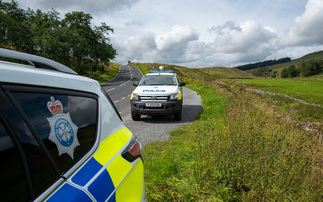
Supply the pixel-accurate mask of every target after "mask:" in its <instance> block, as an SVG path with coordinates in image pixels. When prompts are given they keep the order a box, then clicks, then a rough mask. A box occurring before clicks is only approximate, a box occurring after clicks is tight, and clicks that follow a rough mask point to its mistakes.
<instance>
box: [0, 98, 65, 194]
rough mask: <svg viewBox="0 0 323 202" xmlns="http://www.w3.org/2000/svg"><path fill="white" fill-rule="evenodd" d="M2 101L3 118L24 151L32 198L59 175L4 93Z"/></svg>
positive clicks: (22, 154)
mask: <svg viewBox="0 0 323 202" xmlns="http://www.w3.org/2000/svg"><path fill="white" fill-rule="evenodd" d="M0 100H1V105H0V113H1V114H2V117H5V120H6V121H7V123H8V125H9V126H10V128H11V129H12V133H14V134H15V135H16V136H15V137H16V138H17V141H16V142H17V143H18V144H19V146H20V148H21V149H22V151H23V152H22V153H20V159H24V162H26V165H25V167H24V169H25V170H27V171H28V176H27V177H28V178H30V179H31V180H30V181H31V187H30V189H31V190H32V191H31V192H32V196H31V197H34V196H36V195H39V194H40V193H42V192H43V191H44V190H45V189H46V188H47V187H48V186H50V185H51V184H52V183H53V182H55V181H56V180H57V178H58V177H59V176H58V173H57V172H56V171H55V169H54V167H53V165H52V164H51V163H50V161H49V159H48V158H47V156H46V154H45V153H44V150H43V149H42V148H41V146H40V144H39V142H38V141H37V140H36V139H35V137H34V135H33V134H32V132H31V131H30V128H29V127H28V126H27V124H26V123H25V121H24V120H23V119H22V117H21V116H20V114H19V112H18V111H17V109H16V108H15V107H14V106H13V105H12V103H11V102H10V101H9V100H8V99H6V97H5V96H4V95H3V93H0ZM13 162H14V161H13ZM13 162H12V163H13ZM17 164H18V163H16V165H17ZM14 166H15V165H12V168H11V169H12V170H14V169H16V167H14ZM17 169H19V167H17ZM21 173H23V172H21ZM12 174H16V175H13V176H12V177H13V178H17V177H19V175H21V174H18V173H14V172H13V173H12ZM21 183H23V182H21Z"/></svg>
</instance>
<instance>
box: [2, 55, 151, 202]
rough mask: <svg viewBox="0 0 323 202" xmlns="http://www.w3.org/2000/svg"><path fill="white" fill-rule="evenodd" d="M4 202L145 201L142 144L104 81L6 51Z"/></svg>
mask: <svg viewBox="0 0 323 202" xmlns="http://www.w3.org/2000/svg"><path fill="white" fill-rule="evenodd" d="M4 57H6V58H14V59H19V60H24V61H28V62H30V63H31V64H33V66H31V65H26V64H18V63H16V62H5V61H0V101H1V102H0V103H1V104H0V158H1V164H0V172H1V181H0V196H1V200H2V201H31V200H32V201H146V198H145V186H144V172H143V170H144V168H143V148H142V145H141V143H140V141H139V140H138V139H137V138H136V137H135V136H134V135H133V134H132V132H131V131H130V130H129V129H127V128H126V127H125V125H124V124H123V123H122V120H121V118H120V116H119V115H118V112H117V111H116V109H115V107H114V105H113V104H112V102H111V100H110V98H109V97H108V95H107V94H106V92H105V91H104V90H102V89H101V87H100V85H99V84H98V82H96V81H94V80H92V79H89V78H86V77H82V76H79V75H77V73H76V72H74V71H73V70H71V69H69V68H67V67H66V66H63V65H61V64H59V63H56V62H54V61H51V60H48V59H45V58H42V57H38V56H35V55H30V54H25V53H20V52H15V51H10V50H7V49H0V58H2V59H3V58H4Z"/></svg>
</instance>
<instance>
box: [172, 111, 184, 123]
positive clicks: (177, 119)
mask: <svg viewBox="0 0 323 202" xmlns="http://www.w3.org/2000/svg"><path fill="white" fill-rule="evenodd" d="M174 120H175V121H180V120H182V109H180V110H179V111H178V112H176V113H175V114H174Z"/></svg>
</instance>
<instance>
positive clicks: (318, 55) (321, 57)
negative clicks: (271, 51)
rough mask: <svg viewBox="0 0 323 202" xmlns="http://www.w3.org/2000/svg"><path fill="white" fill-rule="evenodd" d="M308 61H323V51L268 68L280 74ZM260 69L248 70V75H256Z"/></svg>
mask: <svg viewBox="0 0 323 202" xmlns="http://www.w3.org/2000/svg"><path fill="white" fill-rule="evenodd" d="M308 60H323V51H318V52H314V53H310V54H307V55H304V56H303V57H301V58H297V59H294V60H291V61H290V62H286V63H282V64H275V65H270V66H267V67H268V68H270V69H272V70H276V71H277V72H279V73H280V72H281V70H282V69H283V68H287V67H289V66H291V65H295V66H298V65H299V64H300V63H302V62H303V61H308ZM258 69H259V68H257V69H252V70H246V72H248V73H254V72H256V71H257V70H258Z"/></svg>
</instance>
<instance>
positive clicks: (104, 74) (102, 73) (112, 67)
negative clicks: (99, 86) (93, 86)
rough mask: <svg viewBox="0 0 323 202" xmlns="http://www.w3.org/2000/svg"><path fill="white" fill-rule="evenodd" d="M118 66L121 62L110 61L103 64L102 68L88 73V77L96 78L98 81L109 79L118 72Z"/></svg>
mask: <svg viewBox="0 0 323 202" xmlns="http://www.w3.org/2000/svg"><path fill="white" fill-rule="evenodd" d="M120 66H121V64H117V63H111V64H109V65H108V66H107V65H104V67H103V68H104V70H97V71H96V72H93V73H92V74H90V75H88V77H90V78H92V79H94V80H97V81H98V82H99V83H103V82H106V81H110V80H111V79H113V78H114V77H115V76H116V75H117V74H118V72H119V69H120Z"/></svg>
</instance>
